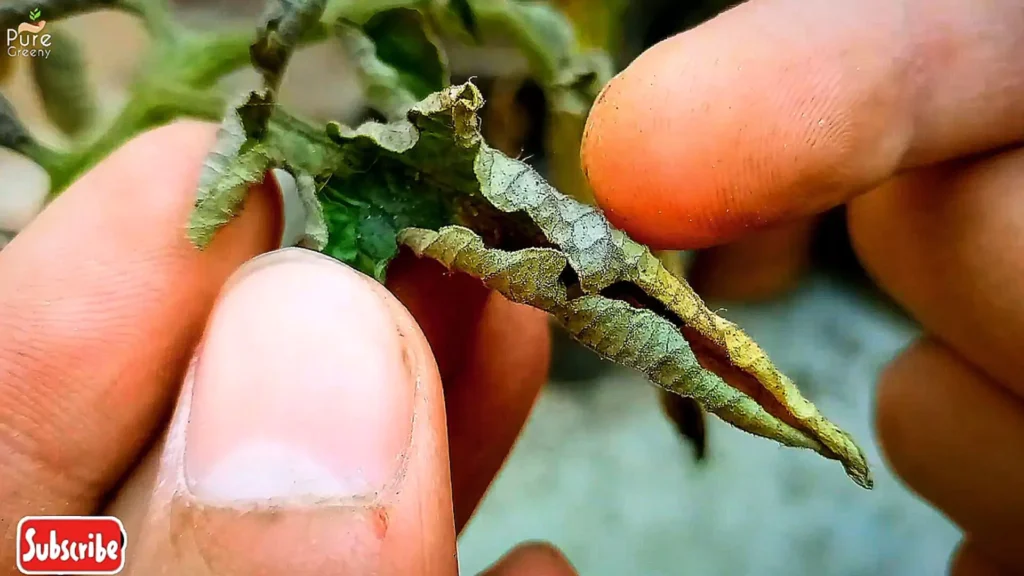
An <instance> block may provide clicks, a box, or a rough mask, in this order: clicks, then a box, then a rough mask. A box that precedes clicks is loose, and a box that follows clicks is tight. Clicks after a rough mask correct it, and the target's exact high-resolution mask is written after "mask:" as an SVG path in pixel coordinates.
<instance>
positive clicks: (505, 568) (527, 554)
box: [480, 542, 576, 576]
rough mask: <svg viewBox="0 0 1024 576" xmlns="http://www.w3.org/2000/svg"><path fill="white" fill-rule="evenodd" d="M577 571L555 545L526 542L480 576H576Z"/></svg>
mask: <svg viewBox="0 0 1024 576" xmlns="http://www.w3.org/2000/svg"><path fill="white" fill-rule="evenodd" d="M575 575H576V569H575V568H574V567H573V565H572V564H571V563H570V562H569V559H568V558H566V557H565V555H564V554H562V552H561V551H560V550H559V549H558V548H555V546H554V545H552V544H549V543H547V542H524V543H522V544H519V545H518V546H516V547H515V548H513V549H512V550H510V551H509V552H508V553H507V554H505V555H504V556H502V557H501V559H500V560H498V561H497V562H496V563H495V564H494V565H493V566H491V567H490V568H488V569H487V570H486V571H484V572H483V573H482V574H481V575H480V576H575Z"/></svg>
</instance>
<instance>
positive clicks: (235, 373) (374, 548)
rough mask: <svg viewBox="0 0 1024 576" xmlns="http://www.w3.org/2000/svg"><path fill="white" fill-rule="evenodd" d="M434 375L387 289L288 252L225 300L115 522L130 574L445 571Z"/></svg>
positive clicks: (241, 281) (445, 481) (446, 492)
mask: <svg viewBox="0 0 1024 576" xmlns="http://www.w3.org/2000/svg"><path fill="white" fill-rule="evenodd" d="M447 450H448V447H447V438H446V434H445V413H444V402H443V397H442V388H441V381H440V377H439V376H438V372H437V368H436V366H435V364H434V360H433V358H432V356H431V355H430V350H429V347H428V345H427V342H426V339H425V338H424V337H423V334H422V333H421V331H420V329H419V328H418V327H417V326H416V324H415V322H414V321H413V319H412V316H411V315H410V314H409V313H408V312H407V311H406V310H405V308H403V307H402V306H401V304H399V303H398V301H397V300H396V299H395V298H394V297H393V296H391V294H389V293H388V292H387V291H386V290H385V289H384V288H383V287H382V286H380V285H379V284H377V283H376V282H373V281H372V280H370V279H369V278H367V277H365V276H363V275H361V274H359V273H357V272H354V271H353V270H351V269H350V268H347V267H345V266H343V265H341V264H339V263H337V262H335V261H333V260H331V259H329V258H327V257H324V256H321V255H319V254H315V253H313V252H309V251H305V250H299V249H288V250H281V251H277V252H273V253H270V254H268V255H265V256H261V257H258V258H256V259H255V260H252V261H250V262H249V263H248V264H246V265H245V266H243V267H242V268H241V269H240V270H239V272H238V273H236V276H235V277H234V278H233V279H232V280H231V281H229V282H228V284H227V285H226V286H225V288H224V290H223V292H222V293H221V296H220V299H219V302H218V303H217V305H216V307H215V309H214V311H213V313H212V315H211V317H210V320H209V322H208V325H207V327H206V333H205V336H204V339H203V342H202V344H201V345H200V347H199V349H198V351H197V353H196V356H195V359H194V361H193V363H192V366H191V367H190V369H189V376H188V377H186V379H185V386H184V389H183V390H182V394H181V400H180V401H179V405H178V407H177V410H176V414H175V415H174V417H173V418H172V421H171V424H170V427H169V430H168V432H167V434H166V437H165V440H164V441H163V442H162V443H161V445H159V446H158V447H156V448H155V449H154V450H153V452H152V453H151V454H150V455H149V457H148V458H147V460H146V462H145V463H143V465H142V466H140V468H139V469H138V470H136V472H135V473H134V475H133V477H132V478H131V479H130V480H129V481H128V482H127V483H126V484H125V486H124V487H123V489H122V490H121V491H120V493H119V494H118V496H117V497H116V499H115V501H114V502H113V504H112V506H111V510H110V512H111V513H112V514H115V515H118V516H120V517H121V518H122V519H123V520H124V522H125V527H126V529H127V531H128V536H129V547H128V550H127V552H126V556H127V557H128V568H127V573H129V574H146V575H149V574H168V575H177V574H181V575H188V576H204V575H211V576H212V575H216V576H233V575H239V576H258V575H263V574H267V575H274V576H276V575H279V574H291V575H295V576H305V575H309V576H314V575H315V576H321V575H325V574H354V575H362V574H375V575H377V574H379V575H382V576H387V575H391V574H396V575H399V574H402V575H404V574H426V575H453V576H454V575H456V574H457V565H456V557H455V527H454V521H453V517H452V503H451V488H450V485H451V483H450V478H449V467H448V456H447V453H448V452H447Z"/></svg>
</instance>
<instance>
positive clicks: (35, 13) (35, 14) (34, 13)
mask: <svg viewBox="0 0 1024 576" xmlns="http://www.w3.org/2000/svg"><path fill="white" fill-rule="evenodd" d="M42 15H43V11H42V10H40V9H39V8H36V9H35V10H33V11H31V12H29V13H28V19H29V20H31V21H33V22H35V21H36V20H39V18H40V16H42Z"/></svg>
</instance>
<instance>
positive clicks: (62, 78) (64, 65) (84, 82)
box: [31, 28, 97, 136]
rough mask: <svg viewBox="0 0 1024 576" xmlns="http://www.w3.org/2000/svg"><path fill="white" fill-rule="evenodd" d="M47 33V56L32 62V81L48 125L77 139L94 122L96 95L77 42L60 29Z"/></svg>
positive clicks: (33, 59)
mask: <svg viewBox="0 0 1024 576" xmlns="http://www.w3.org/2000/svg"><path fill="white" fill-rule="evenodd" d="M47 33H48V34H50V36H51V42H52V44H51V48H50V49H49V50H50V53H49V55H48V56H47V57H45V58H32V59H31V67H32V78H33V80H34V81H35V84H36V88H37V89H38V90H39V96H40V97H41V99H42V103H43V108H44V109H45V110H46V115H47V117H49V118H50V121H51V122H53V124H54V125H55V126H56V127H57V128H59V129H60V130H61V131H62V132H64V133H65V134H67V135H69V136H76V135H78V134H80V133H82V132H84V131H85V130H87V129H88V128H89V127H90V126H91V125H92V124H93V122H94V120H95V116H96V109H97V106H96V98H95V94H94V92H93V89H92V86H91V85H90V84H89V78H88V74H87V66H86V63H85V59H84V58H83V57H82V49H81V47H80V46H79V44H78V42H77V41H76V40H75V39H74V38H73V37H71V36H70V35H68V34H67V33H66V32H64V31H63V30H61V29H60V28H55V29H53V30H49V29H48V30H47Z"/></svg>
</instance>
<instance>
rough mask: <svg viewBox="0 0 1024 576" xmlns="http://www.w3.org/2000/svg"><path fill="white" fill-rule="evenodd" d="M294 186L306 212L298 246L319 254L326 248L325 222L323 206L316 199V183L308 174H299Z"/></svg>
mask: <svg viewBox="0 0 1024 576" xmlns="http://www.w3.org/2000/svg"><path fill="white" fill-rule="evenodd" d="M295 186H296V189H297V192H298V196H299V200H300V201H301V202H302V208H303V210H304V211H305V212H306V230H305V233H304V235H303V236H302V239H301V240H300V241H299V246H302V247H304V248H309V249H310V250H316V251H318V252H319V251H321V250H323V249H324V248H325V247H326V246H327V220H326V219H325V218H324V209H323V206H322V205H321V204H320V201H319V200H317V198H316V193H317V190H316V182H315V181H314V179H313V176H311V175H310V174H308V173H306V172H299V173H298V174H297V175H296V176H295Z"/></svg>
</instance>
